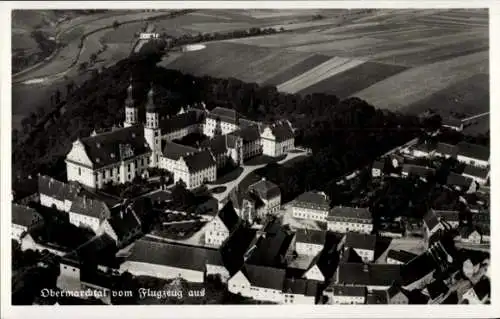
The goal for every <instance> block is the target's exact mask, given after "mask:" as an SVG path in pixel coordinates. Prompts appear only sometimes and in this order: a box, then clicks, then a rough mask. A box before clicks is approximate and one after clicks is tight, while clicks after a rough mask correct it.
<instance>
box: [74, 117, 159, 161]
mask: <svg viewBox="0 0 500 319" xmlns="http://www.w3.org/2000/svg"><path fill="white" fill-rule="evenodd" d="M80 141H81V142H82V144H83V145H84V147H85V150H86V152H87V155H88V156H89V158H90V160H91V161H92V163H93V164H94V169H97V168H101V167H104V166H108V165H111V164H115V163H118V162H120V161H123V160H127V159H129V158H132V157H135V156H139V155H144V154H147V153H149V152H150V151H151V149H150V148H149V145H148V143H147V141H146V139H145V138H144V128H143V126H142V125H134V126H129V127H125V128H117V129H113V130H111V131H109V132H105V133H100V134H97V135H94V136H89V137H86V138H82V139H81V140H80Z"/></svg>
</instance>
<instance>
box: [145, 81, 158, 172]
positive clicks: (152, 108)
mask: <svg viewBox="0 0 500 319" xmlns="http://www.w3.org/2000/svg"><path fill="white" fill-rule="evenodd" d="M144 137H145V138H146V141H147V142H148V144H149V147H150V148H151V151H152V154H151V161H150V162H149V166H150V167H158V165H159V161H160V155H161V130H160V113H159V110H158V108H157V107H156V104H155V102H154V90H153V85H152V84H151V89H150V90H149V92H148V101H147V103H146V124H145V125H144Z"/></svg>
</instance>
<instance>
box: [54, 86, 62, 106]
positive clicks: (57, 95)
mask: <svg viewBox="0 0 500 319" xmlns="http://www.w3.org/2000/svg"><path fill="white" fill-rule="evenodd" d="M54 102H55V103H56V105H58V104H59V103H61V91H59V89H57V90H56V92H55V93H54Z"/></svg>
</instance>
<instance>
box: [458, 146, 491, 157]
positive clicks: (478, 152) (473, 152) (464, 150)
mask: <svg viewBox="0 0 500 319" xmlns="http://www.w3.org/2000/svg"><path fill="white" fill-rule="evenodd" d="M457 147H458V155H462V156H466V157H470V158H475V159H479V160H483V161H487V160H489V159H490V149H489V148H488V147H484V146H481V145H477V144H471V143H467V142H460V143H458V144H457Z"/></svg>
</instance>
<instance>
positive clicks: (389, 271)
mask: <svg viewBox="0 0 500 319" xmlns="http://www.w3.org/2000/svg"><path fill="white" fill-rule="evenodd" d="M400 280H401V266H400V265H388V264H360V263H340V264H339V266H338V268H337V271H336V273H335V279H334V282H335V283H336V284H342V285H350V286H361V287H366V288H367V289H368V292H371V291H373V290H387V289H388V288H389V287H390V286H391V285H392V283H393V282H394V281H396V282H399V281H400Z"/></svg>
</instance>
